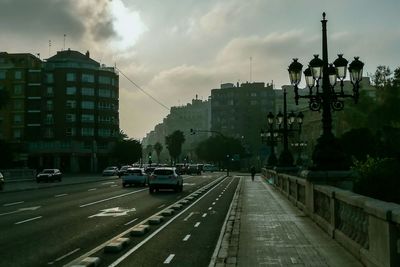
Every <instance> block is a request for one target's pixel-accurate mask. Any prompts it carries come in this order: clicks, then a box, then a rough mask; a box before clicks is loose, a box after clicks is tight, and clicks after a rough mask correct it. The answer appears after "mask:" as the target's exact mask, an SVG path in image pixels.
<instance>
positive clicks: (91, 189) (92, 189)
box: [88, 188, 97, 191]
mask: <svg viewBox="0 0 400 267" xmlns="http://www.w3.org/2000/svg"><path fill="white" fill-rule="evenodd" d="M94 190H97V188H90V189H89V190H88V191H94Z"/></svg>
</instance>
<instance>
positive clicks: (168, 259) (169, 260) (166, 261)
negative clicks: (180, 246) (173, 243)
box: [164, 254, 175, 264]
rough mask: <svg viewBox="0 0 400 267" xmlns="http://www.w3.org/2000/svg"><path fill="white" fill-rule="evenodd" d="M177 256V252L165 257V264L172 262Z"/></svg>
mask: <svg viewBox="0 0 400 267" xmlns="http://www.w3.org/2000/svg"><path fill="white" fill-rule="evenodd" d="M174 257H175V254H171V255H169V256H168V258H166V259H165V261H164V264H170V262H171V261H172V259H173V258H174Z"/></svg>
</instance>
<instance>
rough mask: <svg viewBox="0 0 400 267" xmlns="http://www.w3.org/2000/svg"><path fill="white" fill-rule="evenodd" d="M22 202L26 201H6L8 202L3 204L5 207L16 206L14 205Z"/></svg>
mask: <svg viewBox="0 0 400 267" xmlns="http://www.w3.org/2000/svg"><path fill="white" fill-rule="evenodd" d="M22 203H24V201H18V202H12V203H6V204H3V206H4V207H8V206H14V205H18V204H22Z"/></svg>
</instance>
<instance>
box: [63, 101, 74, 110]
mask: <svg viewBox="0 0 400 267" xmlns="http://www.w3.org/2000/svg"><path fill="white" fill-rule="evenodd" d="M65 107H67V108H76V101H75V100H67V102H65Z"/></svg>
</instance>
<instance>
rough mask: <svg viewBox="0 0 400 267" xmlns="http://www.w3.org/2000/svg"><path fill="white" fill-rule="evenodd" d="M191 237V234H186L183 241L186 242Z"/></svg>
mask: <svg viewBox="0 0 400 267" xmlns="http://www.w3.org/2000/svg"><path fill="white" fill-rule="evenodd" d="M189 238H190V235H186V236H185V237H184V238H183V239H182V241H183V242H186V241H188V240H189Z"/></svg>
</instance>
